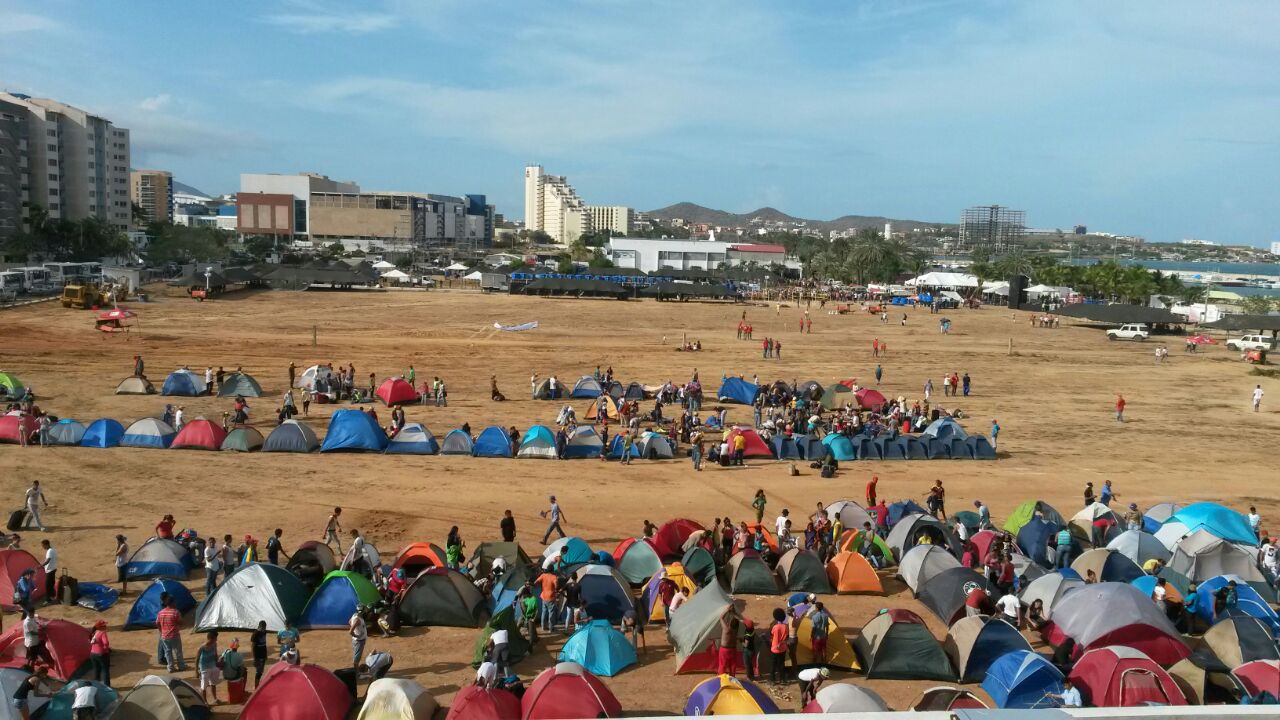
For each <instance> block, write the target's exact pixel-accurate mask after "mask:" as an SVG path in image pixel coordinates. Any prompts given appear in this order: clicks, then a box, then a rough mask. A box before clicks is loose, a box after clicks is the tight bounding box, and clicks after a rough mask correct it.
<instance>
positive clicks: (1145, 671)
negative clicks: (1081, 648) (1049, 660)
mask: <svg viewBox="0 0 1280 720" xmlns="http://www.w3.org/2000/svg"><path fill="white" fill-rule="evenodd" d="M1070 677H1071V681H1072V682H1074V683H1075V684H1076V685H1078V686H1079V687H1080V689H1081V690H1082V691H1083V694H1084V696H1085V698H1084V699H1085V701H1086V702H1087V703H1088V704H1089V705H1092V706H1095V707H1139V706H1142V705H1145V704H1146V703H1147V702H1154V703H1158V704H1160V705H1186V704H1187V698H1186V696H1184V695H1183V694H1182V691H1181V690H1179V689H1178V685H1177V683H1175V682H1174V681H1173V678H1172V677H1170V676H1169V673H1167V672H1165V671H1164V669H1163V668H1161V667H1160V666H1159V665H1157V664H1156V663H1155V661H1154V660H1152V659H1151V658H1149V657H1147V656H1146V654H1144V653H1143V652H1142V651H1141V650H1134V649H1133V648H1129V647H1122V646H1119V645H1116V646H1112V647H1105V648H1098V649H1097V650H1090V651H1088V652H1086V653H1085V654H1084V655H1083V656H1081V658H1080V661H1079V662H1077V663H1076V665H1075V667H1074V668H1072V670H1071V676H1070Z"/></svg>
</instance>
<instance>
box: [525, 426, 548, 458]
mask: <svg viewBox="0 0 1280 720" xmlns="http://www.w3.org/2000/svg"><path fill="white" fill-rule="evenodd" d="M516 457H520V458H543V459H548V460H554V459H555V458H556V434H555V433H553V432H551V428H549V427H547V426H546V425H534V426H533V427H531V428H529V429H528V430H526V431H525V433H524V437H523V438H521V439H520V450H519V451H518V452H516Z"/></svg>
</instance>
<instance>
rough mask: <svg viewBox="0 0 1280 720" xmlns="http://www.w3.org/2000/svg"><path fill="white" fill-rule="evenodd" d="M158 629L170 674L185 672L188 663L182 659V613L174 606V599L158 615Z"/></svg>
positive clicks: (170, 599)
mask: <svg viewBox="0 0 1280 720" xmlns="http://www.w3.org/2000/svg"><path fill="white" fill-rule="evenodd" d="M156 629H157V630H159V631H160V644H161V645H163V646H164V661H165V666H166V667H168V669H169V672H170V673H175V672H184V671H186V669H187V663H186V661H185V660H183V659H182V613H179V612H178V608H177V607H175V606H174V601H173V598H169V601H168V602H167V603H165V606H164V609H163V610H161V611H160V612H158V613H156Z"/></svg>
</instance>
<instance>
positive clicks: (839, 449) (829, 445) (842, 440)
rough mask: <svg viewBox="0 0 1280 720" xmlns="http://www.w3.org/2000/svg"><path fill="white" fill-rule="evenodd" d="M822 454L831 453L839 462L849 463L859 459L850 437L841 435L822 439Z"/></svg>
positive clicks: (827, 436) (832, 434) (832, 435)
mask: <svg viewBox="0 0 1280 720" xmlns="http://www.w3.org/2000/svg"><path fill="white" fill-rule="evenodd" d="M821 447H822V453H823V454H824V455H825V454H826V453H828V452H829V453H831V457H833V458H835V459H836V460H837V461H838V462H847V461H850V460H856V459H857V458H858V453H857V450H856V449H855V448H854V445H853V441H852V440H850V439H849V438H848V437H846V436H844V435H841V434H839V433H831V434H830V435H826V436H824V437H823V438H822V443H821Z"/></svg>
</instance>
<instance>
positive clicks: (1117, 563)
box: [1071, 548, 1143, 583]
mask: <svg viewBox="0 0 1280 720" xmlns="http://www.w3.org/2000/svg"><path fill="white" fill-rule="evenodd" d="M1071 569H1072V570H1075V571H1076V574H1077V575H1079V576H1080V577H1088V576H1089V571H1090V570H1092V571H1093V573H1094V577H1096V578H1097V579H1098V581H1099V582H1117V583H1127V582H1132V581H1134V580H1137V579H1138V578H1140V577H1142V575H1143V572H1142V568H1140V567H1138V566H1137V565H1136V564H1135V563H1134V562H1133V561H1132V560H1130V559H1129V558H1127V557H1125V556H1124V555H1121V554H1120V553H1118V552H1116V551H1114V550H1108V549H1106V548H1094V549H1092V550H1086V551H1085V552H1083V553H1081V554H1080V557H1078V558H1076V559H1075V560H1072V561H1071Z"/></svg>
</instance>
